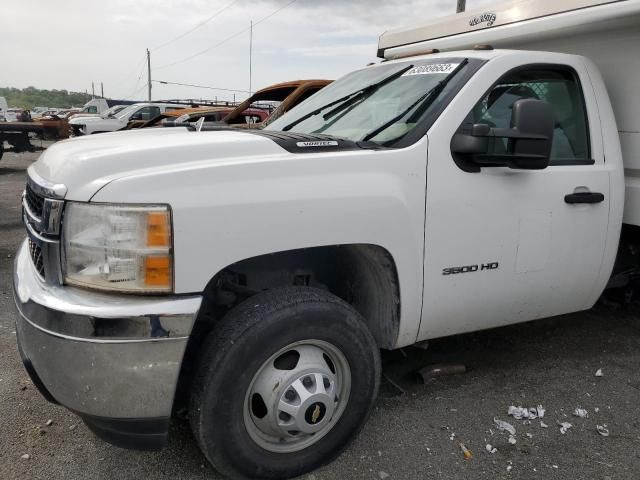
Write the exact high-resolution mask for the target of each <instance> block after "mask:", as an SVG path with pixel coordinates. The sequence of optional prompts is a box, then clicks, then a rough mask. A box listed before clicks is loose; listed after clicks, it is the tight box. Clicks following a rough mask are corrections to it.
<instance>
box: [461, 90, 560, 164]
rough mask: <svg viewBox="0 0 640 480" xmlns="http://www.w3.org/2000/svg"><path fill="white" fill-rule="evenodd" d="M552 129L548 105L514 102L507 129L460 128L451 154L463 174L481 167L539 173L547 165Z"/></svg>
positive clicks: (532, 101)
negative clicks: (507, 168)
mask: <svg viewBox="0 0 640 480" xmlns="http://www.w3.org/2000/svg"><path fill="white" fill-rule="evenodd" d="M554 126H555V116H554V114H553V110H552V109H551V107H550V106H549V104H547V103H546V102H543V101H542V100H535V99H531V98H527V99H521V100H517V101H516V102H514V103H513V109H512V112H511V127H510V128H492V127H490V126H489V125H485V124H473V125H471V126H466V127H463V129H462V132H461V133H456V134H455V135H454V136H453V139H452V140H451V152H452V154H453V157H454V160H455V161H456V163H457V164H458V166H460V168H462V169H463V170H465V171H475V172H477V171H480V167H509V168H516V169H524V170H541V169H544V168H547V166H548V165H549V157H550V155H551V144H552V142H553V130H554Z"/></svg>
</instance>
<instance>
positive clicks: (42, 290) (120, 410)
mask: <svg viewBox="0 0 640 480" xmlns="http://www.w3.org/2000/svg"><path fill="white" fill-rule="evenodd" d="M14 298H15V302H16V306H17V309H18V317H17V320H16V333H17V336H18V346H19V350H20V354H21V356H22V358H23V362H24V364H25V367H26V368H27V371H28V372H29V374H30V375H31V377H32V378H33V380H34V383H35V384H36V386H37V387H38V388H39V389H40V390H41V391H42V392H43V394H44V396H45V397H47V398H48V399H49V400H53V401H55V402H57V403H60V404H61V405H63V406H65V407H67V408H68V409H69V410H72V411H73V412H75V413H77V414H78V415H80V416H81V417H82V418H83V420H85V422H86V423H87V425H88V426H89V427H90V428H91V429H92V430H93V431H94V432H95V433H96V434H97V435H98V436H100V437H101V438H103V439H105V440H107V441H109V442H110V443H113V444H115V445H119V446H124V447H132V448H157V447H161V446H163V445H164V443H165V441H166V436H167V429H168V424H169V417H170V415H171V408H172V405H173V398H174V394H175V390H176V385H177V382H178V376H179V373H180V367H181V364H182V357H183V355H184V351H185V348H186V345H187V340H188V337H189V334H190V333H191V329H192V327H193V323H194V321H195V317H196V315H197V311H198V309H199V307H200V302H201V297H200V296H175V297H130V296H124V295H107V294H103V293H96V292H91V291H88V290H83V289H78V288H72V287H65V286H56V285H50V284H47V283H45V282H44V281H43V280H42V279H41V278H40V277H39V276H38V274H37V272H36V270H35V268H34V266H33V263H32V261H31V258H30V256H29V252H28V247H27V243H26V241H25V242H24V243H23V244H22V245H21V247H20V249H19V250H18V253H17V255H16V259H15V265H14Z"/></svg>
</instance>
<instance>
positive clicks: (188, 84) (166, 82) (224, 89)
mask: <svg viewBox="0 0 640 480" xmlns="http://www.w3.org/2000/svg"><path fill="white" fill-rule="evenodd" d="M151 81H152V82H156V83H162V84H164V85H179V86H181V87H194V88H206V89H208V90H222V91H224V92H241V93H250V92H249V91H247V90H237V89H233V88H222V87H210V86H208V85H193V84H191V83H179V82H168V81H166V80H151Z"/></svg>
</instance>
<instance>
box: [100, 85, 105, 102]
mask: <svg viewBox="0 0 640 480" xmlns="http://www.w3.org/2000/svg"><path fill="white" fill-rule="evenodd" d="M100 96H101V97H102V98H104V83H102V82H100Z"/></svg>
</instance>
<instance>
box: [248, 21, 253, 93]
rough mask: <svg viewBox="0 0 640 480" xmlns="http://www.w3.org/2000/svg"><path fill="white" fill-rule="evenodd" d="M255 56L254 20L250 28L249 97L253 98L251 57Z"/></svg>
mask: <svg viewBox="0 0 640 480" xmlns="http://www.w3.org/2000/svg"><path fill="white" fill-rule="evenodd" d="M252 54H253V20H251V26H250V27H249V96H251V56H252Z"/></svg>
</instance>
